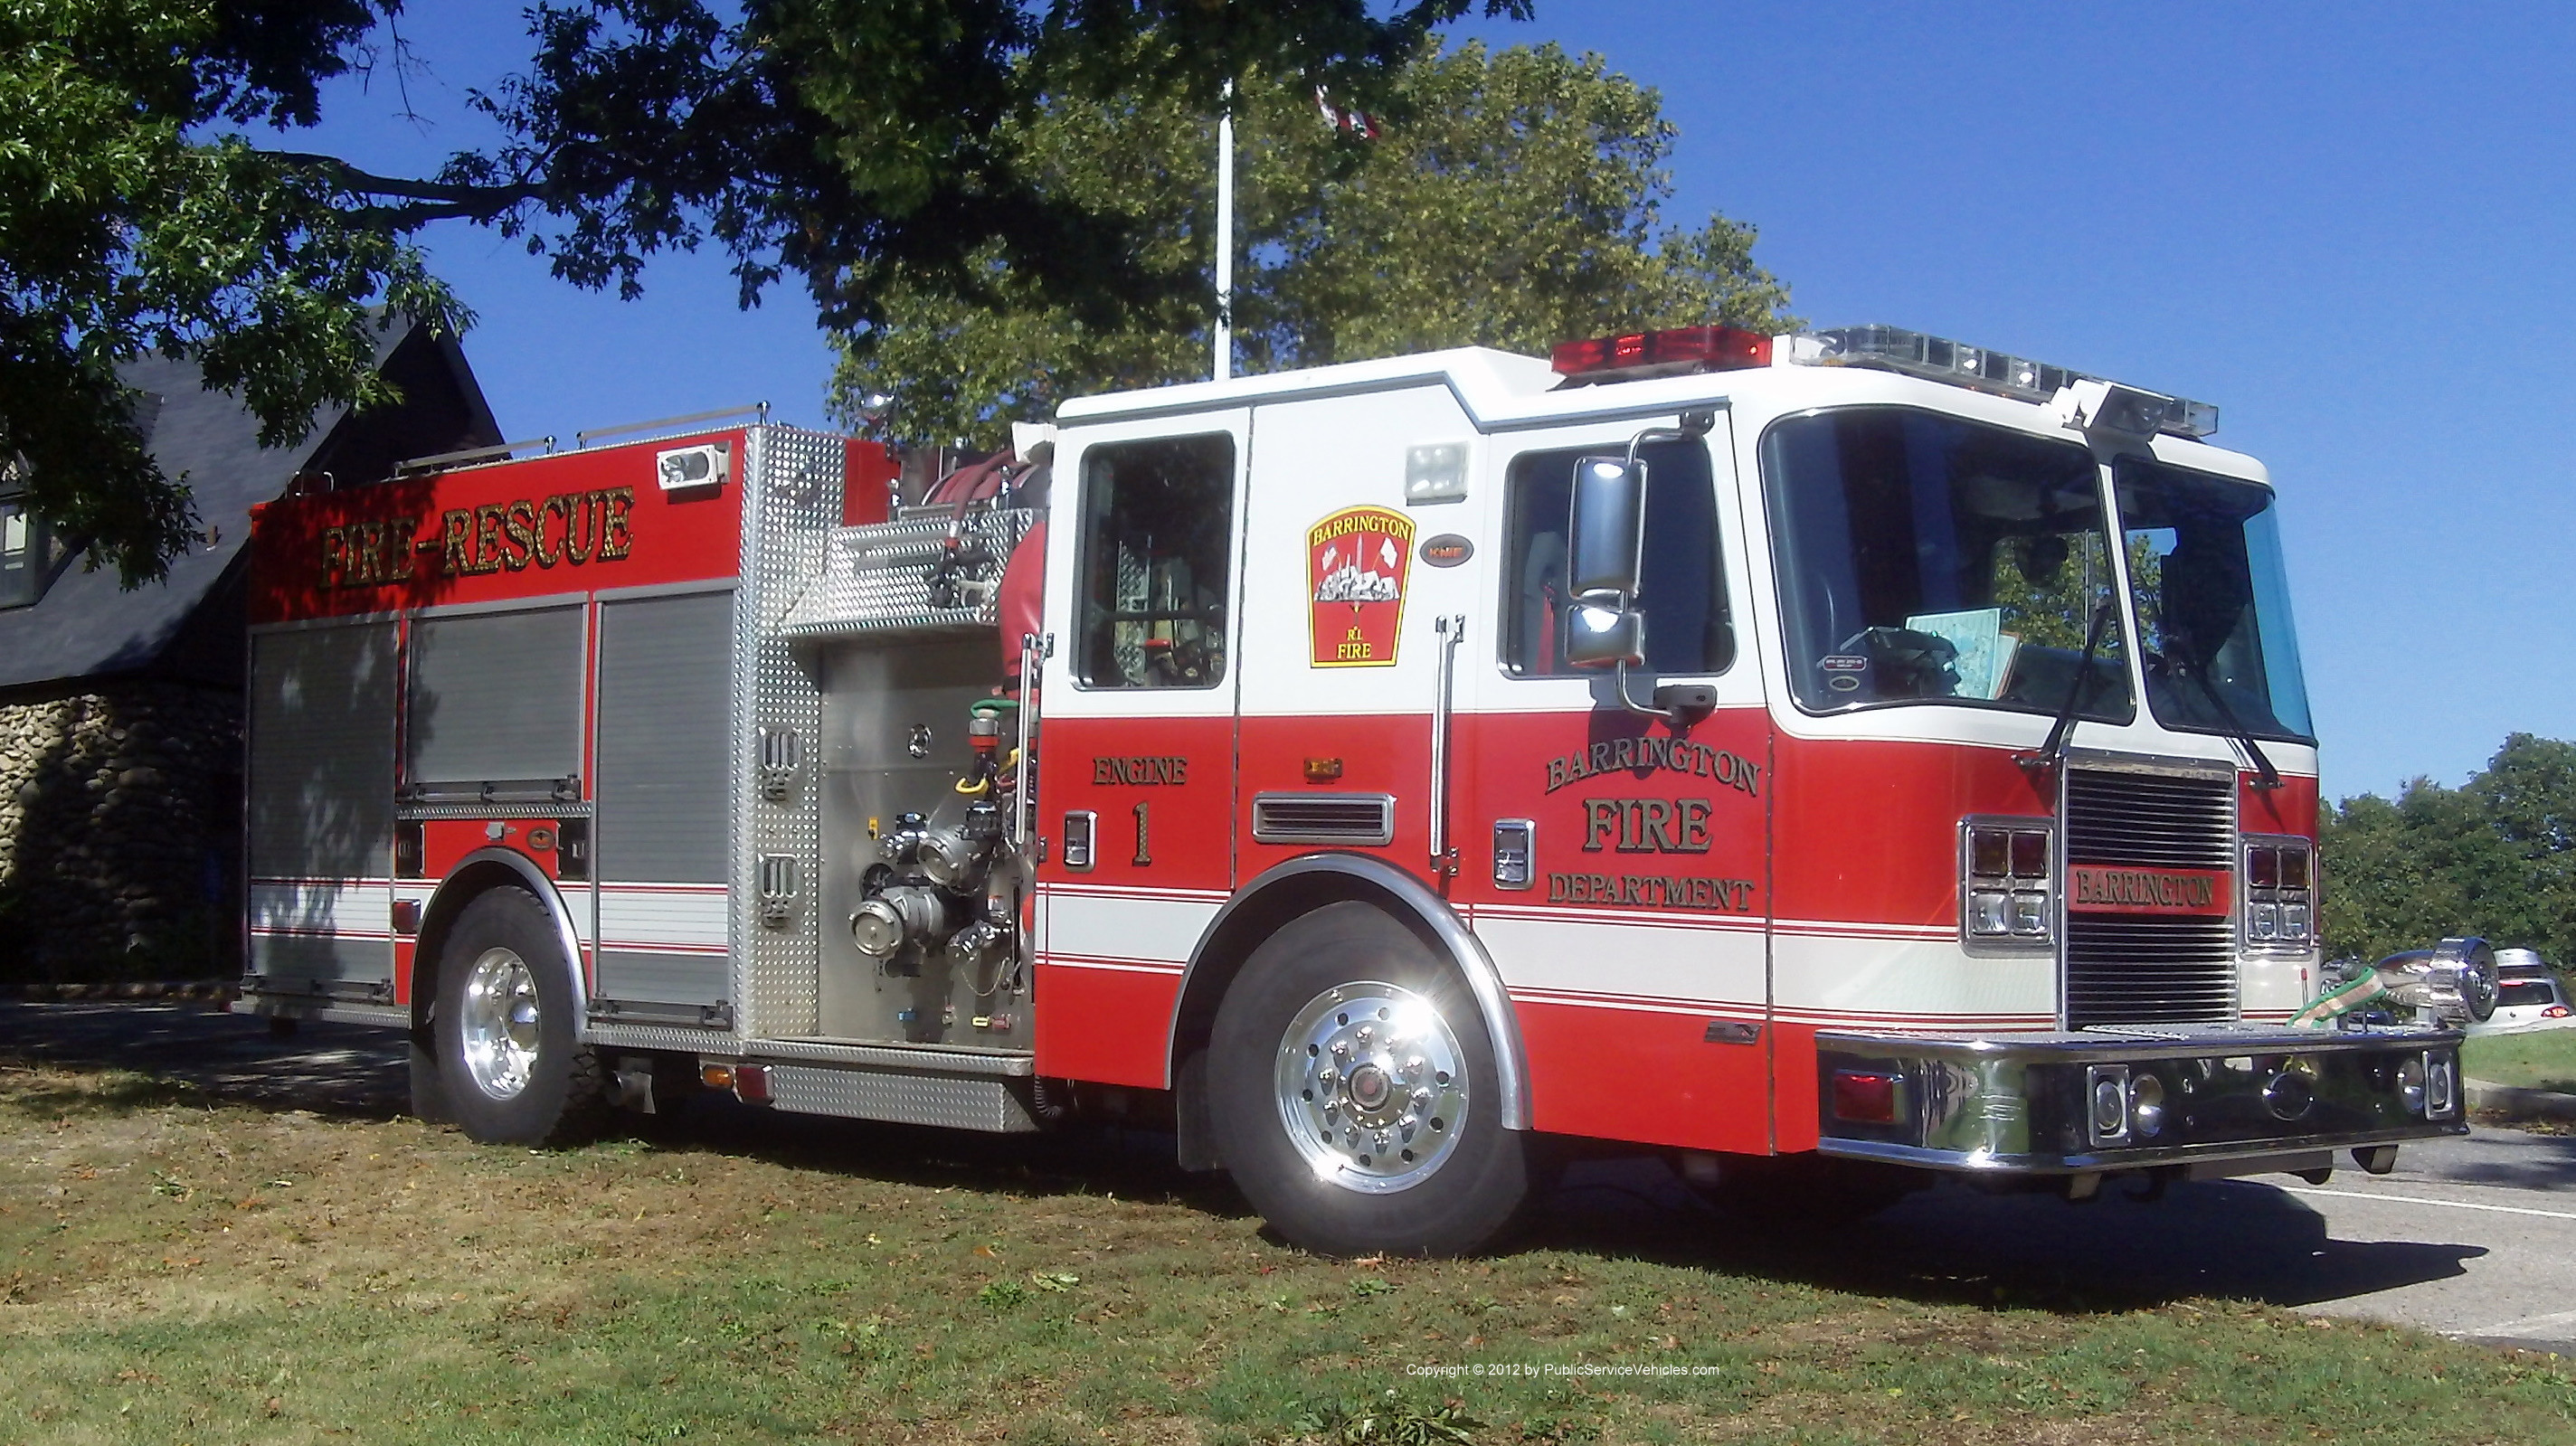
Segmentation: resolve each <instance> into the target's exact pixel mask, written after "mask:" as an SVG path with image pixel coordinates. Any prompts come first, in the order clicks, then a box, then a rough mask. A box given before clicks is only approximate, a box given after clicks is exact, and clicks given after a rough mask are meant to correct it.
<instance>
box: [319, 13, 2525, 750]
mask: <svg viewBox="0 0 2576 1446" xmlns="http://www.w3.org/2000/svg"><path fill="white" fill-rule="evenodd" d="M1538 9H1539V18H1538V20H1537V21H1536V22H1534V23H1532V24H1527V25H1511V24H1494V23H1484V24H1474V25H1465V26H1460V27H1457V33H1459V34H1462V35H1476V36H1481V37H1483V38H1485V39H1487V40H1489V41H1491V42H1493V43H1497V44H1512V43H1525V44H1536V43H1539V42H1541V41H1548V40H1553V41H1556V42H1558V43H1559V44H1562V45H1564V46H1565V47H1566V48H1567V49H1569V50H1576V51H1581V50H1593V51H1598V52H1600V53H1601V54H1602V55H1603V56H1605V57H1606V58H1607V59H1608V61H1609V62H1610V65H1611V67H1612V68H1613V69H1615V70H1618V71H1621V72H1623V73H1625V74H1627V75H1629V76H1632V77H1634V78H1635V79H1637V80H1639V81H1641V82H1643V83H1645V84H1648V85H1652V86H1655V87H1657V88H1658V89H1659V90H1661V92H1662V93H1663V97H1664V102H1665V111H1666V114H1667V115H1668V116H1669V117H1670V118H1671V119H1672V120H1673V121H1674V122H1675V123H1676V124H1677V125H1679V127H1680V128H1681V136H1680V140H1679V144H1678V147H1677V149H1676V151H1675V154H1674V156H1673V158H1672V163H1671V170H1672V176H1673V183H1674V189H1675V193H1676V194H1675V197H1674V201H1673V204H1672V206H1671V207H1670V209H1669V212H1668V216H1669V218H1670V219H1671V220H1673V221H1675V222H1677V223H1684V224H1688V223H1691V222H1694V221H1696V220H1697V219H1698V218H1699V217H1700V216H1702V215H1703V214H1704V213H1706V212H1708V211H1710V210H1722V211H1724V212H1725V213H1726V214H1728V215H1729V216H1732V217H1734V218H1736V219H1739V220H1744V221H1750V222H1752V223H1754V224H1755V225H1757V226H1759V227H1760V228H1761V232H1762V241H1761V245H1760V247H1759V249H1758V250H1757V252H1756V255H1757V257H1758V258H1759V259H1760V260H1761V262H1762V263H1763V264H1764V265H1766V266H1768V267H1769V268H1770V269H1771V270H1772V271H1773V272H1774V273H1775V274H1777V275H1779V276H1781V277H1782V278H1784V279H1785V280H1787V281H1788V282H1789V283H1790V284H1791V286H1792V287H1793V288H1794V291H1795V298H1796V308H1797V310H1798V311H1799V312H1800V313H1801V314H1803V315H1805V316H1806V317H1808V318H1809V319H1811V320H1813V321H1815V322H1817V323H1819V324H1822V325H1839V324H1848V323H1852V322H1862V321H1881V322H1888V323H1892V324H1896V325H1900V326H1909V327H1914V328H1918V329H1921V330H1926V331H1932V332H1936V333H1940V334H1942V335H1946V336H1951V337H1955V338H1957V339H1959V340H1962V341H1968V342H1973V343H1976V344H1979V345H1983V346H1990V347H1995V348H1998V349H2002V350H2006V351H2012V352H2016V353H2020V354H2023V355H2027V356H2031V357H2035V358H2038V359H2040V360H2043V361H2049V362H2054V363H2057V364H2060V365H2065V366H2071V367H2077V368H2081V369H2084V370H2087V371H2092V372H2097V373H2100V374H2103V375H2108V376H2112V377H2117V378H2120V379H2122V380H2124V381H2130V382H2134V383H2136V384H2138V385H2140V386H2145V387H2151V388H2154V389H2157V390H2161V391H2169V392H2179V393H2181V394H2183V395H2187V396H2191V397H2195V398H2198V399H2200V400H2204V401H2209V402H2214V403H2216V404H2217V405H2218V406H2219V408H2220V417H2221V422H2222V427H2221V430H2220V432H2219V435H2218V437H2217V438H2216V440H2217V441H2219V442H2221V443H2224V444H2226V445H2229V446H2233V447H2237V448H2240V449H2242V450H2245V451H2248V452H2251V453H2253V454H2255V455H2256V456H2258V457H2261V458H2263V459H2264V460H2265V461H2266V462H2267V463H2268V464H2269V465H2270V466H2271V469H2272V473H2273V476H2274V479H2275V481H2276V482H2278V483H2279V485H2280V488H2281V493H2282V510H2283V515H2284V532H2285V537H2286V540H2287V546H2288V550H2289V555H2290V557H2289V561H2290V570H2291V581H2292V586H2293V589H2294V592H2295V596H2296V607H2297V611H2298V620H2299V624H2300V628H2301V637H2302V647H2303V650H2304V652H2305V656H2306V664H2307V672H2308V681H2309V689H2310V692H2311V694H2312V697H2313V701H2314V704H2315V709H2316V716H2317V723H2318V727H2319V729H2320V731H2321V732H2322V734H2323V736H2324V740H2325V745H2326V752H2325V775H2326V777H2325V785H2326V791H2327V793H2328V794H2329V796H2340V795H2346V794H2351V793H2357V792H2362V791H2365V790H2369V791H2376V792H2381V793H2387V792H2390V791H2392V790H2393V789H2394V788H2395V787H2396V786H2397V785H2398V784H2400V783H2401V782H2402V781H2403V780H2404V779H2406V778H2408V777H2411V776H2413V775H2417V774H2427V775H2430V776H2432V777H2434V778H2436V779H2438V780H2440V781H2443V782H2447V783H2457V782H2459V781H2460V780H2461V779H2462V778H2464V777H2466V776H2467V775H2468V774H2469V773H2470V772H2471V771H2472V770H2474V769H2475V768H2477V767H2478V766H2479V765H2480V764H2482V763H2483V762H2484V760H2485V759H2486V757H2487V755H2488V754H2490V753H2491V752H2492V751H2493V750H2494V749H2495V747H2496V745H2497V744H2498V743H2499V742H2500V741H2501V740H2502V739H2503V737H2504V735H2505V734H2506V733H2507V732H2509V731H2516V730H2519V731H2527V732H2533V733H2539V734H2542V735H2544V736H2551V737H2572V736H2576V668H2571V666H2570V665H2569V664H2568V663H2567V662H2566V661H2564V660H2566V659H2568V658H2569V657H2570V656H2571V655H2576V608H2571V606H2570V590H2569V581H2570V575H2571V573H2576V567H2571V559H2570V556H2569V553H2570V541H2569V539H2570V537H2571V535H2576V475H2571V474H2576V468H2571V466H2570V463H2569V461H2568V459H2567V455H2566V445H2565V444H2564V443H2563V442H2562V441H2561V435H2560V434H2561V433H2562V432H2563V431H2565V430H2567V426H2566V424H2567V422H2568V421H2569V420H2570V419H2571V417H2576V283H2571V280H2570V275H2569V271H2570V266H2571V255H2576V246H2572V245H2571V240H2576V199H2571V185H2576V179H2571V178H2576V86H2571V85H2569V83H2568V81H2567V61H2568V57H2570V56H2576V6H2543V5H2537V4H2534V5H2523V6H2507V5H2487V6H2447V7H2439V8H2435V7H2405V6H2398V5H2393V4H2366V3H2346V4H2337V5H2326V4H2316V3H2278V4H2267V5H2261V6H2225V5H2209V4H2160V5H2156V6H2152V7H2148V6H2137V7H2107V6H2100V7H2088V6H2075V7H2069V6H2063V5H2047V6H2043V5H2036V4H1982V5H1977V6H1973V7H1971V6H1930V5H1911V4H1853V3H1845V4H1812V3H1808V4H1794V3H1786V0H1782V3H1709V0H1700V3H1681V0H1661V3H1656V0H1580V3H1577V0H1538ZM517 13H518V7H517V6H515V5H504V4H477V5H449V6H443V7H436V8H435V9H433V8H432V7H421V9H420V11H419V12H418V13H417V14H415V15H414V16H413V17H411V18H410V19H408V20H407V21H406V23H405V32H406V35H407V36H408V37H409V38H410V39H411V40H412V41H413V43H414V44H415V46H416V47H417V48H418V50H419V52H420V54H421V55H422V57H423V58H424V59H425V60H426V61H427V63H428V65H429V67H430V74H429V75H427V76H415V77H413V78H412V79H411V81H410V91H411V99H412V103H413V105H414V106H415V108H416V109H417V110H419V111H420V112H421V113H422V114H424V115H426V116H429V117H431V118H432V119H433V120H434V121H435V124H434V126H433V127H431V128H429V129H427V130H426V131H424V130H423V129H422V128H421V127H419V126H417V125H415V124H413V123H410V122H405V121H402V120H400V119H398V118H396V117H395V115H394V111H395V110H396V108H397V107H396V104H395V93H394V90H393V88H392V86H391V84H390V80H389V78H388V77H387V76H384V75H381V74H380V75H379V76H377V77H376V78H375V80H374V82H373V84H372V86H371V87H369V88H367V89H365V90H363V91H362V90H360V89H359V88H358V87H356V86H355V85H351V86H347V87H344V88H343V89H342V90H341V91H340V92H339V93H337V94H336V95H335V96H334V97H333V101H332V109H331V111H330V113H329V118H328V120H327V123H326V126H325V129H324V134H323V136H322V137H321V139H322V140H324V141H325V142H326V143H328V144H331V145H334V146H338V147H341V148H343V150H344V153H345V154H348V155H349V156H350V157H351V158H352V159H353V160H357V161H359V162H361V163H362V164H367V163H372V164H375V165H377V166H380V167H383V168H387V169H394V168H402V167H415V168H416V167H420V166H424V165H428V164H433V163H434V160H435V158H436V157H437V156H438V155H440V154H442V153H444V152H445V151H446V150H448V149H451V148H453V147H455V146H458V145H464V144H471V143H473V142H474V141H476V140H477V139H479V138H480V132H479V131H478V130H477V129H476V128H475V127H474V126H473V125H472V124H471V122H470V120H469V119H468V118H467V117H465V116H464V115H463V114H462V108H461V98H462V92H463V90H464V89H465V88H466V87H468V86H486V85H489V84H490V83H491V82H492V81H493V80H494V79H495V78H496V77H497V76H498V74H499V73H500V72H501V71H502V70H503V69H505V68H507V67H508V66H510V65H511V64H513V63H516V58H517V57H519V56H523V55H524V53H525V48H526V42H525V41H524V39H523V38H522V37H521V35H520V33H519V22H518V19H517ZM427 240H428V243H429V249H430V251H431V253H432V257H433V260H434V263H435V265H436V267H437V269H438V270H439V271H440V273H441V274H442V275H444V276H446V277H447V278H448V279H449V280H450V281H451V282H453V283H454V284H455V285H456V286H457V288H458V289H459V290H460V292H462V294H463V295H464V297H465V299H466V300H467V302H468V303H469V304H470V305H472V306H473V307H474V308H475V309H476V311H477V312H478V313H479V314H480V316H481V323H480V325H479V326H478V327H477V329H476V330H475V331H474V332H473V333H472V334H471V335H469V336H468V337H467V339H466V348H467V352H468V354H469V355H470V356H471V357H472V359H473V362H474V366H475V370H476V372H477V373H478V374H479V375H480V376H481V378H482V379H483V383H484V387H485V389H486V391H487V392H488V393H489V394H490V396H491V399H492V402H493V404H494V407H495V409H496V410H497V411H498V412H499V414H500V417H501V421H502V425H503V427H504V428H505V430H507V432H508V433H509V434H510V435H511V436H513V437H526V436H535V435H540V434H544V433H548V432H552V433H558V434H561V435H563V436H565V437H567V438H569V436H570V434H571V433H573V432H574V431H576V430H579V429H581V428H585V427H598V426H604V425H609V424H612V423H615V422H621V421H630V420H638V419H642V418H648V417H654V416H660V415H667V414H670V413H677V412H687V411H697V410H703V409H706V408H708V407H712V406H719V405H730V404H734V403H748V402H753V401H759V400H764V399H765V400H768V401H771V402H774V403H776V404H777V406H778V408H779V412H780V414H781V415H783V416H785V417H787V418H789V419H791V420H798V421H806V422H819V421H821V420H822V419H823V418H822V405H821V402H822V391H823V385H824V382H825V379H826V378H827V376H828V374H829V372H830V365H831V359H830V354H829V351H828V349H827V348H826V347H825V345H824V344H823V342H822V340H821V338H820V337H819V336H818V335H817V334H816V332H815V331H814V328H813V316H812V312H811V309H810V307H808V306H807V305H806V304H805V302H804V299H803V297H802V295H801V294H800V293H799V292H798V291H797V290H796V289H795V288H794V287H793V286H789V287H783V288H773V289H772V291H771V292H770V293H769V296H768V299H767V302H766V304H765V305H764V306H762V307H761V308H760V309H759V310H758V311H755V312H753V313H750V314H748V315H745V314H742V313H740V312H738V311H736V310H735V307H734V288H733V283H732V279H731V278H730V277H729V276H727V275H726V274H725V272H724V268H723V266H722V264H721V262H720V261H719V260H717V259H716V258H714V257H698V258H689V257H680V258H672V259H667V260H664V261H661V262H657V263H656V264H655V265H654V266H653V267H652V268H651V269H650V270H649V271H648V272H647V273H646V276H645V283H646V287H647V292H646V295H645V297H644V299H643V300H641V301H639V302H634V303H621V302H619V301H617V300H616V299H615V298H614V297H613V296H599V295H592V294H588V293H582V292H577V291H574V290H573V289H571V288H570V287H567V286H564V285H562V284H560V283H557V282H555V281H553V280H551V279H550V278H549V277H547V275H546V274H545V270H544V266H543V263H542V262H539V261H535V260H531V259H530V258H529V257H527V256H526V255H525V254H524V252H523V251H522V250H521V249H520V248H519V247H518V245H517V244H516V243H513V242H507V241H503V240H501V239H499V238H498V237H497V236H495V235H493V234H492V233H490V232H486V231H479V230H474V229H471V228H464V227H456V228H453V229H442V230H439V231H434V232H432V233H431V234H430V235H429V236H428V238H427ZM2552 660H2560V661H2556V662H2553V661H2552Z"/></svg>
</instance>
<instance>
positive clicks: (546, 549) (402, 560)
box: [322, 487, 635, 588]
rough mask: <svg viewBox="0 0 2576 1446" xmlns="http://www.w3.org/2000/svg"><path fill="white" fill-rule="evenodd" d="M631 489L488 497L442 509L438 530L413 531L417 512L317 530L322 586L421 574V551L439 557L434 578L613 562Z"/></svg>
mask: <svg viewBox="0 0 2576 1446" xmlns="http://www.w3.org/2000/svg"><path fill="white" fill-rule="evenodd" d="M634 511H635V489H634V488H632V487H609V488H605V489H602V490H600V491H597V492H559V493H556V494H555V495H554V496H552V497H548V498H546V499H545V500H543V501H539V500H537V499H536V498H533V497H522V498H519V499H518V500H516V501H513V502H487V503H485V504H483V505H482V506H480V507H472V508H466V507H458V508H451V509H450V510H448V511H446V512H444V513H441V514H440V515H439V519H438V531H436V532H434V533H432V534H430V535H429V536H426V537H422V536H418V535H416V534H418V532H419V531H420V519H419V518H418V517H393V518H387V519H385V520H384V521H381V522H349V523H343V524H341V525H340V526H338V527H326V528H324V529H322V586H323V587H325V588H343V587H381V586H383V585H385V584H386V583H394V582H409V581H410V580H411V579H412V578H414V577H416V576H418V575H419V570H420V569H419V554H421V553H436V554H437V555H438V559H439V563H438V575H439V576H440V577H480V576H482V575H483V574H485V573H493V572H499V571H501V570H502V569H504V568H507V569H508V570H510V571H512V572H523V571H525V570H526V569H527V566H528V564H529V563H531V562H533V563H535V564H536V565H537V566H539V567H553V566H554V565H555V564H556V563H559V562H568V563H572V564H574V565H575V566H579V565H580V564H582V563H586V562H590V561H592V560H593V559H597V560H598V561H601V562H615V561H617V560H618V559H619V558H622V557H624V556H626V554H627V553H628V552H630V551H632V550H633V549H634V546H635V531H634V518H633V513H634Z"/></svg>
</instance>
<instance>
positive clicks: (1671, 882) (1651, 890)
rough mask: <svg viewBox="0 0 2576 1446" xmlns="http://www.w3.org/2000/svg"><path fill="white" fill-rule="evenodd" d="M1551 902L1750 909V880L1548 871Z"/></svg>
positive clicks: (1734, 910) (1549, 898)
mask: <svg viewBox="0 0 2576 1446" xmlns="http://www.w3.org/2000/svg"><path fill="white" fill-rule="evenodd" d="M1547 901H1548V902H1549V903H1551V904H1619V905H1624V906H1627V907H1630V908H1640V909H1709V910H1725V911H1728V912H1731V913H1737V914H1749V913H1751V912H1753V881H1752V880H1751V879H1694V878H1685V877H1682V876H1680V875H1670V876H1667V875H1664V874H1550V875H1548V876H1547Z"/></svg>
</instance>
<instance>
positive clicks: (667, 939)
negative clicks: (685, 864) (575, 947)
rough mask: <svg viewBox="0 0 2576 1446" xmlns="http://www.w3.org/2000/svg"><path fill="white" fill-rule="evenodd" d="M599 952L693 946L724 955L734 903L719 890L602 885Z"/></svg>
mask: <svg viewBox="0 0 2576 1446" xmlns="http://www.w3.org/2000/svg"><path fill="white" fill-rule="evenodd" d="M598 888H599V946H600V947H601V948H603V949H622V948H626V947H629V946H641V947H650V946H653V945H694V946H696V947H697V948H699V949H708V950H713V951H718V952H721V951H722V950H723V949H724V947H725V940H726V927H725V926H726V922H727V915H728V913H729V912H730V905H731V900H730V898H729V897H728V895H727V893H726V891H725V889H724V888H723V886H721V885H715V886H711V887H708V888H703V889H700V888H690V889H686V890H683V889H678V888H669V887H663V888H654V887H650V886H641V887H639V886H635V885H629V884H601V885H599V886H598Z"/></svg>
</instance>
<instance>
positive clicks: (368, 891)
mask: <svg viewBox="0 0 2576 1446" xmlns="http://www.w3.org/2000/svg"><path fill="white" fill-rule="evenodd" d="M250 927H251V932H253V933H255V934H339V933H352V934H365V935H371V936H375V937H383V936H386V935H389V934H391V933H392V932H393V928H394V913H393V898H392V896H391V894H390V893H389V892H388V891H387V890H386V888H385V886H384V884H382V883H381V882H377V883H341V882H328V883H325V882H317V881H308V880H298V881H295V882H292V883H285V882H264V881H254V882H253V883H252V884H251V886H250Z"/></svg>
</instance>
